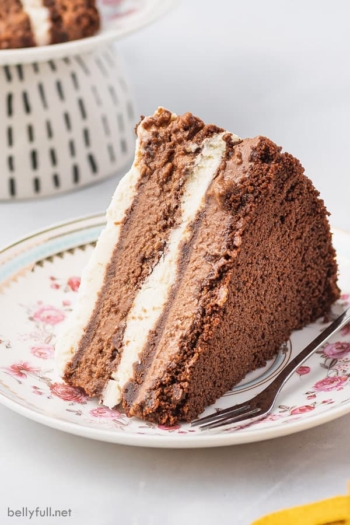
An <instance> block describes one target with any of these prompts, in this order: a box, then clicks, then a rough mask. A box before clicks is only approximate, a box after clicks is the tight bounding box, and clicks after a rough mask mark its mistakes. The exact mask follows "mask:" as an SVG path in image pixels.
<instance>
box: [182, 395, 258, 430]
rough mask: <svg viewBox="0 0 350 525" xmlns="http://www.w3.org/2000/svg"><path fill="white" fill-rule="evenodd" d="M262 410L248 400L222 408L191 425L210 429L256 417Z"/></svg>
mask: <svg viewBox="0 0 350 525" xmlns="http://www.w3.org/2000/svg"><path fill="white" fill-rule="evenodd" d="M260 411H261V408H260V407H256V406H255V407H252V406H251V404H250V403H249V401H248V402H246V403H241V404H239V405H235V406H234V407H231V408H226V409H225V410H220V412H217V413H215V414H211V415H209V416H206V417H203V418H199V419H196V420H194V421H192V423H191V426H193V427H196V426H199V427H200V429H201V430H209V429H211V428H217V427H221V426H226V425H229V424H230V423H239V422H241V421H244V420H246V419H250V418H251V417H255V416H256V415H257V414H258V413H259V412H260Z"/></svg>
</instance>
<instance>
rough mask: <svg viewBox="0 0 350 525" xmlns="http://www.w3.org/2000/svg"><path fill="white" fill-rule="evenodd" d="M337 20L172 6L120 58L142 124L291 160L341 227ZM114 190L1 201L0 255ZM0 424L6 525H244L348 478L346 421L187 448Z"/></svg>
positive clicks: (301, 11)
mask: <svg viewBox="0 0 350 525" xmlns="http://www.w3.org/2000/svg"><path fill="white" fill-rule="evenodd" d="M214 8H215V11H214ZM349 18H350V4H349V2H347V1H346V0H343V1H341V0H338V1H337V2H334V3H331V2H326V1H323V0H322V1H320V0H309V1H308V2H289V1H286V0H265V1H264V2H261V1H259V0H255V1H251V0H250V1H249V0H247V1H245V2H238V1H234V2H229V1H224V0H216V2H210V1H209V0H196V1H193V0H191V1H185V0H183V3H182V5H181V6H180V7H178V8H177V10H175V11H173V12H172V13H171V14H169V15H168V16H167V17H166V18H165V19H163V20H162V21H159V22H157V23H156V24H155V25H153V26H151V27H149V28H147V29H144V30H142V31H140V32H139V33H138V34H135V35H133V36H130V37H128V38H127V39H125V40H123V41H122V42H120V43H119V50H120V51H121V53H122V55H123V56H124V61H125V65H126V67H127V70H128V74H129V77H130V79H131V81H132V84H133V86H134V92H135V95H136V100H137V104H138V109H139V112H140V113H142V114H145V115H147V114H150V113H152V112H153V111H154V109H155V108H156V107H157V106H158V105H163V106H165V107H168V108H169V109H172V110H173V111H175V112H177V113H181V112H184V111H188V110H190V111H192V112H193V113H195V114H198V115H199V116H201V117H202V118H203V119H204V120H206V121H212V122H214V123H216V124H218V125H221V126H222V127H225V128H227V129H230V130H231V131H233V132H236V133H237V134H239V135H241V136H254V135H256V134H263V135H266V136H269V137H270V138H272V139H273V140H274V141H275V142H277V143H279V144H281V145H283V147H284V148H285V149H286V150H288V151H290V152H291V153H293V154H294V155H295V156H297V157H299V158H300V159H301V160H302V162H303V164H304V166H305V168H306V171H307V174H308V175H309V176H310V177H311V178H312V180H313V181H314V183H315V185H316V186H317V188H318V189H319V190H320V191H321V195H322V197H323V198H324V199H325V201H326V204H327V206H328V209H329V210H330V211H331V213H332V216H331V222H332V224H334V225H335V226H337V227H341V228H343V229H347V230H350V213H349V202H350V192H349V190H350V170H349V161H348V157H349V151H350V147H349V144H350V126H349V123H350V61H349V53H348V51H349V46H350V32H349ZM116 180H117V178H114V179H110V180H108V181H106V182H103V183H101V184H100V185H96V186H94V187H91V188H89V189H85V190H82V191H80V192H77V193H71V194H68V195H64V196H61V197H56V198H52V199H46V200H41V201H37V202H26V203H11V204H4V203H2V204H0V224H2V227H1V230H0V244H1V245H4V244H6V243H9V242H12V241H13V240H14V239H15V238H18V237H19V236H23V235H25V234H27V233H28V232H30V231H32V230H33V229H35V230H37V229H39V228H42V227H46V226H47V225H49V224H50V223H54V222H57V221H61V220H64V219H66V218H67V219H68V218H71V217H74V216H79V215H82V214H88V213H93V212H96V211H100V210H103V209H104V208H106V206H107V205H108V202H109V199H110V196H111V194H112V191H113V189H114V187H115V184H116ZM3 314H4V312H2V315H3ZM0 421H1V432H0V451H1V452H0V472H1V476H0V523H1V524H5V525H7V524H10V523H11V524H13V523H16V524H17V523H23V524H25V523H31V524H33V525H38V524H43V523H45V525H46V523H52V524H53V525H61V523H66V522H67V523H70V524H72V525H90V524H91V525H92V524H98V525H112V524H113V525H119V524H120V525H124V524H132V525H141V524H142V525H168V524H169V525H170V524H179V523H182V524H185V525H187V524H191V525H194V524H197V523H198V524H201V525H212V524H213V523H220V524H221V525H226V524H227V525H229V524H230V525H249V524H250V523H251V521H252V520H253V519H255V518H258V517H259V516H261V515H263V514H264V513H267V512H269V511H273V510H276V509H279V508H282V507H285V506H289V505H297V504H302V503H307V502H311V501H313V500H316V499H320V498H324V497H328V496H332V495H336V494H339V493H344V492H345V490H346V482H347V480H348V479H350V440H349V431H350V416H347V417H343V418H342V419H339V420H337V421H334V422H332V423H329V424H327V425H324V426H321V427H319V428H315V429H313V430H309V431H306V432H302V433H300V434H296V435H293V436H290V437H285V438H282V439H278V440H273V441H269V442H263V443H256V444H252V445H241V446H237V447H227V448H222V449H206V450H205V449H204V450H188V451H186V450H153V449H137V448H131V447H125V446H117V445H109V444H104V443H99V442H94V441H89V440H86V439H83V438H78V437H74V436H71V435H68V434H64V433H61V432H58V431H55V430H52V429H49V428H46V427H43V426H40V425H39V424H36V423H33V422H31V421H29V420H26V419H24V418H22V417H20V416H19V415H17V414H14V413H12V412H10V411H9V410H8V409H5V408H3V407H0ZM25 506H28V507H30V508H33V507H36V506H39V507H41V508H45V507H47V506H52V507H55V508H63V509H64V508H71V509H72V517H71V518H61V519H60V520H58V521H56V520H55V519H54V518H51V519H50V520H48V521H47V520H45V519H37V520H35V519H32V520H29V519H28V518H7V517H6V516H7V508H8V507H10V508H12V509H19V508H21V507H25Z"/></svg>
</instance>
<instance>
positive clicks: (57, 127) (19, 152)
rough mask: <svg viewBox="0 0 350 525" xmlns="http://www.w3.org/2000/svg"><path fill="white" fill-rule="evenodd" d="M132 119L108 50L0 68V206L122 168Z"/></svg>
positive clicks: (128, 154)
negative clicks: (0, 204)
mask: <svg viewBox="0 0 350 525" xmlns="http://www.w3.org/2000/svg"><path fill="white" fill-rule="evenodd" d="M136 120H137V116H136V115H135V110H134V104H133V100H132V96H131V94H130V90H129V87H128V83H127V81H126V78H125V75H124V73H123V71H122V67H121V64H120V60H119V57H118V54H117V53H116V51H115V49H114V48H112V47H109V46H102V47H98V48H97V49H96V50H95V51H93V52H89V53H86V54H83V55H78V56H69V57H67V58H56V59H54V60H48V61H43V62H38V63H27V64H23V65H13V64H12V65H4V66H1V67H0V151H1V154H0V199H1V200H8V199H10V200H14V199H28V198H33V197H38V196H48V195H53V194H57V193H60V192H65V191H68V190H72V189H75V188H78V187H82V186H86V185H88V184H92V183H94V182H97V181H98V180H100V179H103V178H105V177H108V176H110V175H112V174H114V173H116V172H117V171H118V170H120V169H121V168H123V167H124V166H126V165H127V164H128V163H129V162H130V159H131V157H132V154H133V150H134V141H135V135H134V131H133V128H134V126H135V123H136Z"/></svg>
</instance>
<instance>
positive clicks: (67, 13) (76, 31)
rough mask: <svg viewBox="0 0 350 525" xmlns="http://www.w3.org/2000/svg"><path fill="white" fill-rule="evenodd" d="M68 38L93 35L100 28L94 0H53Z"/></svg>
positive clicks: (75, 38)
mask: <svg viewBox="0 0 350 525" xmlns="http://www.w3.org/2000/svg"><path fill="white" fill-rule="evenodd" d="M55 5H56V9H57V10H58V13H59V14H60V16H61V18H62V21H63V28H64V31H65V32H66V34H67V37H68V40H79V39H80V38H86V37H89V36H93V35H95V34H96V33H97V32H98V30H99V29H100V16H99V12H98V10H97V7H96V1H95V0H55Z"/></svg>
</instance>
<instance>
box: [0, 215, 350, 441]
mask: <svg viewBox="0 0 350 525" xmlns="http://www.w3.org/2000/svg"><path fill="white" fill-rule="evenodd" d="M103 224H104V217H103V216H102V215H98V216H93V217H88V218H83V219H77V220H74V221H71V222H68V223H65V224H60V225H58V226H54V227H51V228H49V229H47V230H45V231H41V232H39V233H37V234H34V235H32V236H30V237H27V238H26V239H23V240H21V241H19V242H17V243H15V244H13V245H12V246H10V247H8V248H6V249H4V250H3V251H2V252H1V253H0V311H1V312H2V315H1V316H0V402H1V403H2V404H4V405H5V406H7V407H9V408H11V409H12V410H14V411H16V412H18V413H20V414H22V415H23V416H26V417H28V418H31V419H33V420H35V421H37V422H39V423H43V424H45V425H48V426H51V427H54V428H57V429H59V430H63V431H66V432H70V433H72V434H77V435H80V436H85V437H88V438H93V439H98V440H102V441H110V442H114V443H123V444H128V445H138V446H150V447H179V448H181V447H183V448H186V447H211V446H221V445H233V444H238V443H248V442H252V441H260V440H264V439H270V438H274V437H278V436H283V435H286V434H291V433H293V432H298V431H300V430H304V429H307V428H311V427H314V426H316V425H320V424H322V423H326V422H327V421H331V420H332V419H335V418H337V417H339V416H342V415H344V414H347V413H349V412H350V325H348V326H346V327H345V328H343V330H342V331H341V332H340V333H338V334H337V335H336V336H335V337H334V338H333V339H332V340H331V341H330V342H329V343H327V344H326V345H325V346H324V347H323V348H322V350H321V351H320V352H318V353H317V354H315V355H314V356H312V357H311V358H310V359H309V360H308V361H307V363H306V364H305V365H304V366H301V367H300V368H299V369H298V371H297V372H296V373H295V374H294V376H293V377H292V378H291V379H290V381H289V383H288V384H287V385H286V387H285V388H284V390H283V391H282V393H281V394H280V397H279V399H278V403H277V405H276V407H275V409H274V411H273V412H272V414H270V415H269V416H267V417H266V418H265V419H263V420H261V421H259V422H256V423H254V424H251V425H249V426H245V427H235V428H230V427H228V428H225V429H221V430H219V431H216V432H215V433H214V432H201V431H200V430H198V429H192V428H191V427H190V426H189V425H188V424H182V425H177V426H174V427H164V426H158V425H155V424H152V423H145V422H143V421H140V420H138V419H136V418H131V419H129V418H127V417H126V416H125V414H123V413H122V412H119V411H117V410H109V409H107V408H104V407H102V406H99V405H98V403H97V401H96V400H91V399H88V398H87V397H86V396H85V395H84V393H83V392H82V391H80V390H78V389H75V388H71V387H69V386H67V385H65V384H63V382H62V381H61V380H60V379H59V378H58V377H56V375H55V372H54V361H53V355H54V345H55V339H56V334H57V331H58V330H59V328H60V325H61V323H63V322H64V320H65V318H66V316H67V315H68V314H69V312H70V310H71V308H72V305H73V303H74V300H75V297H76V292H77V290H78V288H79V283H80V278H79V276H80V274H81V270H82V268H83V266H84V265H85V263H86V261H87V259H88V257H89V255H90V254H91V251H92V249H93V246H94V244H95V241H96V239H97V237H98V235H99V233H100V231H101V228H102V227H103ZM334 243H335V247H336V249H337V252H338V260H339V268H340V286H341V289H342V294H343V295H342V298H341V300H340V301H339V303H338V304H337V305H335V307H334V311H333V315H338V314H340V313H341V311H342V309H343V308H344V306H345V305H349V304H350V236H349V234H347V233H345V232H342V231H339V230H336V231H335V232H334ZM324 327H325V324H324V320H319V321H318V322H317V323H314V324H313V325H310V326H308V327H306V328H305V329H304V330H301V331H298V332H295V333H294V334H293V335H292V337H291V339H290V341H288V343H287V344H285V345H283V347H282V348H281V350H280V352H279V353H278V355H277V356H276V357H275V358H274V359H273V360H271V361H270V362H268V363H267V365H266V367H265V368H263V369H260V370H258V371H255V372H253V373H251V374H249V375H248V376H247V377H246V378H245V380H244V381H242V383H240V384H239V385H238V386H236V387H235V388H234V389H233V390H232V391H230V392H228V393H227V394H226V395H225V396H223V397H222V398H221V399H219V400H218V401H217V403H216V404H215V406H214V407H210V408H209V409H207V411H206V413H209V411H213V409H214V408H225V407H228V406H231V405H233V404H235V403H240V402H242V401H244V400H246V399H248V398H250V397H252V396H253V395H255V394H256V393H258V392H259V391H260V390H261V389H262V388H263V387H265V386H266V385H267V384H268V382H269V381H271V380H272V379H273V378H274V377H275V376H276V374H278V372H279V371H280V370H281V368H282V367H283V366H285V364H286V363H287V362H288V361H289V360H290V359H292V358H293V356H294V355H295V354H297V353H298V352H299V351H300V350H301V349H302V348H303V347H304V346H305V345H306V344H307V343H308V342H310V341H311V340H312V339H313V338H314V337H315V336H316V335H317V334H318V333H319V332H320V331H321V330H322V329H323V328H324Z"/></svg>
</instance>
